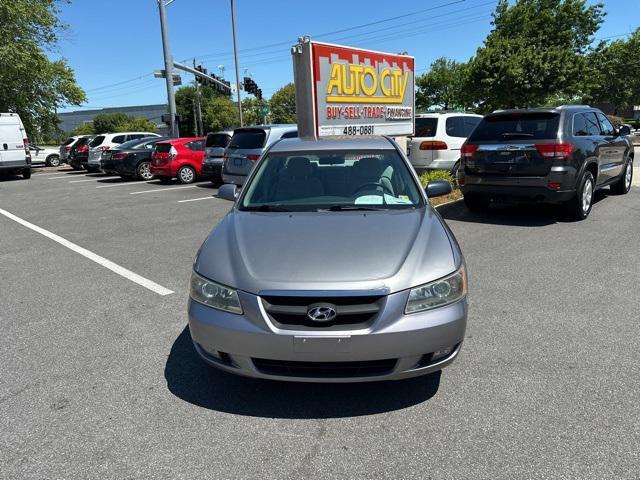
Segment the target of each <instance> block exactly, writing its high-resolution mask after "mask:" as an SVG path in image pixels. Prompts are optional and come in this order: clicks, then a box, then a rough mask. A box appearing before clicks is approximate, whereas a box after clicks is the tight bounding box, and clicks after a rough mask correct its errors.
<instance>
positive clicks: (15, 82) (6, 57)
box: [0, 0, 86, 138]
mask: <svg viewBox="0 0 640 480" xmlns="http://www.w3.org/2000/svg"><path fill="white" fill-rule="evenodd" d="M57 3H58V2H57V1H56V0H11V1H9V0H0V111H2V112H16V113H18V114H19V115H20V117H21V118H22V121H23V123H24V124H25V128H26V129H27V133H28V134H29V135H31V136H33V137H36V138H38V137H42V136H45V135H48V134H51V133H52V132H55V130H56V129H57V125H58V118H57V115H56V109H58V108H60V107H63V106H65V105H79V104H81V103H82V102H84V101H86V97H85V94H84V91H83V90H82V89H81V88H80V87H79V86H78V85H77V84H76V81H75V77H74V73H73V70H72V69H71V68H70V67H69V66H68V65H67V63H66V61H65V60H63V59H58V60H50V59H49V58H48V56H47V54H50V55H52V54H54V53H55V48H56V45H57V43H58V37H59V34H60V32H62V31H64V29H65V28H66V27H65V26H64V25H62V24H61V23H60V20H59V19H58V15H59V10H58V7H57Z"/></svg>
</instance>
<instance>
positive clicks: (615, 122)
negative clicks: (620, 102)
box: [607, 115, 624, 128]
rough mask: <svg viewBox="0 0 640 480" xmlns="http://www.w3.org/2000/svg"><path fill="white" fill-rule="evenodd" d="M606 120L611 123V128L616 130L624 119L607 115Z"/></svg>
mask: <svg viewBox="0 0 640 480" xmlns="http://www.w3.org/2000/svg"><path fill="white" fill-rule="evenodd" d="M607 118H608V119H609V121H610V122H611V123H613V126H614V127H616V128H619V127H620V125H622V124H623V123H624V119H623V118H622V117H616V116H615V115H607Z"/></svg>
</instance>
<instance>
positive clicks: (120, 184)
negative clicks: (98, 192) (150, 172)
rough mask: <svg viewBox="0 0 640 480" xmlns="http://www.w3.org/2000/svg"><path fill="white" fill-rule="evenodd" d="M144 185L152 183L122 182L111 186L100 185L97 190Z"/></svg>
mask: <svg viewBox="0 0 640 480" xmlns="http://www.w3.org/2000/svg"><path fill="white" fill-rule="evenodd" d="M142 183H150V182H127V181H125V180H123V181H122V182H118V183H110V184H109V185H100V186H98V187H96V188H111V187H124V186H125V185H141V184H142Z"/></svg>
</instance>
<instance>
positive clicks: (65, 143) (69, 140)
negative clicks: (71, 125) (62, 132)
mask: <svg viewBox="0 0 640 480" xmlns="http://www.w3.org/2000/svg"><path fill="white" fill-rule="evenodd" d="M74 140H75V139H74V138H73V137H72V138H67V139H66V140H65V141H64V143H63V144H62V145H69V144H70V143H73V141H74Z"/></svg>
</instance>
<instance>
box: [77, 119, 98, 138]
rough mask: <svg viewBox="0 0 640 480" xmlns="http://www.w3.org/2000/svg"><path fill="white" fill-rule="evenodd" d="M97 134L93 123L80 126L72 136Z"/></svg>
mask: <svg viewBox="0 0 640 480" xmlns="http://www.w3.org/2000/svg"><path fill="white" fill-rule="evenodd" d="M94 133H96V131H95V129H94V128H93V122H87V123H83V124H82V125H78V126H77V127H76V128H74V129H73V130H72V131H71V135H73V136H75V135H93V134H94Z"/></svg>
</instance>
